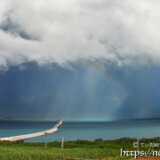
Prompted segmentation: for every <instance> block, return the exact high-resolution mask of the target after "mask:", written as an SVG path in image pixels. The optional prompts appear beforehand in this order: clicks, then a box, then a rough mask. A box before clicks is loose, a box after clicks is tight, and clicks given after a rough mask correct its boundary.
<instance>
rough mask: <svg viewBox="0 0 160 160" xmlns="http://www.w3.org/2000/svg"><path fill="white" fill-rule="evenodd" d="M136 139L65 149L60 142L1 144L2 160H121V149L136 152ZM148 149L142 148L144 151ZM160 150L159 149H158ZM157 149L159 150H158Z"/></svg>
mask: <svg viewBox="0 0 160 160" xmlns="http://www.w3.org/2000/svg"><path fill="white" fill-rule="evenodd" d="M135 141H136V140H135V139H131V138H122V139H118V140H106V141H104V140H101V139H97V140H95V141H88V140H77V141H67V142H64V149H60V145H61V143H60V142H50V143H47V147H45V143H29V142H25V143H19V142H16V143H11V142H0V160H63V159H64V157H70V158H73V159H74V158H84V159H101V160H107V159H108V160H119V159H126V157H120V149H121V148H123V149H126V150H136V149H135V148H133V146H132V145H133V142H135ZM140 141H141V142H146V143H148V142H160V140H159V138H154V139H141V140H140ZM145 149H146V150H147V148H142V150H145ZM158 149H159V148H158ZM158 149H157V150H158Z"/></svg>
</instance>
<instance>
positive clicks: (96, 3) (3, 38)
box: [0, 0, 160, 68]
mask: <svg viewBox="0 0 160 160" xmlns="http://www.w3.org/2000/svg"><path fill="white" fill-rule="evenodd" d="M159 8H160V1H159V0H141V1H140V0H134V1H133V0H123V1H121V0H114V1H112V0H65V1H63V2H62V1H58V0H54V1H53V0H48V1H45V0H28V1H21V0H14V1H10V0H1V1H0V28H1V30H0V66H1V68H4V67H7V66H8V65H19V64H21V63H23V62H28V61H36V62H38V63H39V64H42V63H43V64H46V63H47V64H48V63H51V62H56V63H58V64H60V65H64V64H66V63H67V62H70V61H77V60H79V59H86V60H88V59H92V58H95V59H105V60H111V61H114V62H116V63H117V64H118V65H132V64H133V65H134V64H135V63H137V62H138V63H143V64H145V63H147V62H148V59H149V60H150V61H152V62H154V63H157V64H158V63H159V62H160V21H159V19H160V10H159Z"/></svg>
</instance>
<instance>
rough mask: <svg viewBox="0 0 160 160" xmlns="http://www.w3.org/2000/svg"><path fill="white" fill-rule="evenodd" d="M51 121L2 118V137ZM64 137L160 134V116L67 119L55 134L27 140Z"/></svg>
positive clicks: (50, 124) (33, 129) (48, 124)
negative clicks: (92, 119)
mask: <svg viewBox="0 0 160 160" xmlns="http://www.w3.org/2000/svg"><path fill="white" fill-rule="evenodd" d="M54 125H55V122H52V121H13V120H12V121H11V120H0V138H2V137H8V136H16V135H23V134H28V133H35V132H39V131H44V130H47V129H50V128H51V127H53V126H54ZM62 137H64V140H65V141H67V140H77V139H85V140H95V139H98V138H102V139H104V140H109V139H118V138H122V137H134V138H138V139H139V138H152V137H160V119H138V120H117V121H109V122H108V121H103V122H102V121H101V122H99V121H97V122H96V121H95V122H74V121H73V122H69V121H68V122H67V121H64V122H63V124H62V126H60V127H59V130H58V131H57V132H55V133H54V134H50V135H45V136H42V137H37V138H32V139H28V140H26V141H28V142H52V141H61V139H62Z"/></svg>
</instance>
